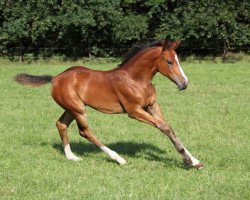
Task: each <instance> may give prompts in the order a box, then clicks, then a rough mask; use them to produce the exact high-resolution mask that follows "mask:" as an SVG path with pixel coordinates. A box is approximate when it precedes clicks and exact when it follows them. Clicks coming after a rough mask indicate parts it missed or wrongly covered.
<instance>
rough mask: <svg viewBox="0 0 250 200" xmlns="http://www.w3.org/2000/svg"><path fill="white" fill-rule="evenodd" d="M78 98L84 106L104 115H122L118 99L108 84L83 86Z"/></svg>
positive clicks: (98, 83) (100, 83)
mask: <svg viewBox="0 0 250 200" xmlns="http://www.w3.org/2000/svg"><path fill="white" fill-rule="evenodd" d="M78 94H79V96H80V98H81V99H82V101H83V103H84V104H85V105H86V106H90V107H92V108H94V109H96V110H98V111H101V112H104V113H123V112H124V110H123V108H122V106H121V104H120V103H119V100H118V97H117V96H116V95H115V93H114V92H113V91H112V88H110V86H109V84H107V83H105V82H97V81H96V82H95V83H89V84H83V85H82V87H81V91H79V93H78Z"/></svg>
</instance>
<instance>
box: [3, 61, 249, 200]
mask: <svg viewBox="0 0 250 200" xmlns="http://www.w3.org/2000/svg"><path fill="white" fill-rule="evenodd" d="M72 65H83V64H82V63H79V62H78V63H77V62H75V63H70V62H68V63H56V62H55V63H52V62H51V63H42V62H40V63H37V64H20V63H10V62H7V61H3V62H2V63H1V64H0V86H1V87H0V95H1V100H0V108H1V109H0V116H1V118H0V119H1V120H0V199H22V200H23V199H53V200H54V199H95V200H96V199H100V200H110V199H133V200H134V199H150V200H151V199H152V200H154V199H161V200H165V199H171V200H172V199H192V200H195V199H199V200H200V199H209V200H211V199H216V200H217V199H220V200H221V199H227V200H228V199H239V200H242V199H249V196H250V192H249V188H250V184H249V172H250V159H249V153H250V151H249V146H250V145H249V141H250V128H249V127H250V126H249V122H250V104H249V102H250V87H249V86H250V63H249V62H244V61H241V62H237V63H234V64H230V63H227V64H222V63H217V64H215V63H212V62H200V63H188V62H186V63H182V65H183V68H184V71H185V72H186V75H187V76H188V78H189V79H190V82H191V83H190V86H189V88H188V89H187V90H186V91H184V92H178V91H177V89H176V86H174V85H173V84H172V83H171V82H170V81H169V80H167V79H166V78H165V77H163V76H161V75H157V76H156V77H155V79H154V84H155V86H156V88H157V94H158V100H159V102H160V104H161V107H162V110H163V112H164V114H165V116H166V118H167V119H168V121H169V122H170V124H171V125H172V127H173V128H174V130H176V132H177V135H178V136H179V138H180V139H181V141H182V142H183V143H184V145H185V146H186V147H187V148H188V149H189V150H190V151H191V152H192V154H193V155H194V156H196V157H198V158H199V159H200V160H201V161H202V162H203V163H204V165H205V168H204V169H203V170H199V171H198V170H196V169H193V168H192V169H189V168H187V167H185V165H184V164H183V163H182V158H181V156H180V155H178V153H177V152H176V151H175V148H174V147H173V145H172V144H171V142H170V141H169V140H168V139H167V138H165V137H164V135H163V134H161V133H160V132H159V131H158V130H156V129H154V128H153V127H150V126H148V125H145V124H143V123H140V122H137V121H135V120H132V119H130V118H128V117H127V116H126V115H105V114H102V113H98V112H96V111H94V110H92V109H88V116H89V122H90V125H91V128H92V130H93V131H94V133H95V135H96V136H97V137H98V138H99V139H100V140H101V141H102V142H103V143H105V144H106V145H107V146H109V147H110V148H111V149H113V150H115V151H117V152H118V153H119V154H120V155H121V156H122V157H124V158H125V159H126V160H127V161H128V164H127V165H125V166H119V165H117V164H116V163H114V162H112V161H111V160H110V159H109V158H108V156H107V155H105V154H104V153H103V152H101V151H100V150H99V149H97V148H96V147H94V146H93V145H92V144H89V143H88V142H87V141H85V140H84V139H82V138H80V136H79V135H78V131H77V127H76V124H75V123H72V125H71V126H70V128H69V137H70V141H71V146H72V149H73V152H75V153H76V155H78V156H80V157H82V158H83V160H82V161H80V162H70V161H68V160H66V157H65V156H64V154H63V151H62V150H63V149H62V147H61V142H60V138H59V135H58V133H57V129H56V127H55V122H56V120H57V119H58V117H59V116H60V115H61V113H62V109H61V108H60V107H59V106H57V105H56V103H55V102H54V101H53V99H52V98H51V96H50V85H46V86H44V87H41V88H29V87H24V86H21V85H18V84H17V83H15V82H14V81H13V80H12V77H13V76H14V75H16V74H17V73H20V72H27V73H31V74H52V75H56V74H58V73H59V72H61V71H63V70H64V69H66V68H67V67H69V66H72ZM85 65H86V66H89V67H91V68H93V69H110V68H112V67H114V66H115V64H112V63H111V64H97V63H94V64H93V63H92V64H91V63H90V64H85Z"/></svg>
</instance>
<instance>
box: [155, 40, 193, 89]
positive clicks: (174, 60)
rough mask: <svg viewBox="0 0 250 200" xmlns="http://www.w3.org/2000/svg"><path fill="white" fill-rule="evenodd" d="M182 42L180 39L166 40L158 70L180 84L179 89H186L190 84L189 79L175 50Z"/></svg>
mask: <svg viewBox="0 0 250 200" xmlns="http://www.w3.org/2000/svg"><path fill="white" fill-rule="evenodd" d="M180 43H181V42H180V41H176V42H171V41H169V40H167V39H166V40H165V41H164V43H163V47H162V51H161V55H160V59H159V62H158V71H159V72H160V73H161V74H163V75H164V76H167V77H168V78H169V79H170V80H171V81H173V82H174V83H175V84H176V85H178V87H179V90H185V89H186V88H187V86H188V79H187V77H186V75H185V74H184V71H183V70H182V68H181V66H180V63H179V59H178V56H177V54H176V52H175V49H176V48H177V47H178V46H179V44H180Z"/></svg>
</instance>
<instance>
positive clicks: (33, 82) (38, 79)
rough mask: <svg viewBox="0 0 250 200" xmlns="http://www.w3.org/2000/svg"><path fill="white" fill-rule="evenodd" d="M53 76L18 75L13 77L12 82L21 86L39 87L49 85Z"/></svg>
mask: <svg viewBox="0 0 250 200" xmlns="http://www.w3.org/2000/svg"><path fill="white" fill-rule="evenodd" d="M52 78H53V76H49V75H43V76H33V75H29V74H24V73H22V74H18V75H16V76H15V77H14V80H15V81H16V82H18V83H20V84H22V85H29V86H32V87H40V86H42V85H44V84H47V83H51V82H52Z"/></svg>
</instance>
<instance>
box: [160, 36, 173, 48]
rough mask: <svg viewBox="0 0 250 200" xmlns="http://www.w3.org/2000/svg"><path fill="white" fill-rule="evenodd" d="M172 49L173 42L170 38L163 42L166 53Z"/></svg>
mask: <svg viewBox="0 0 250 200" xmlns="http://www.w3.org/2000/svg"><path fill="white" fill-rule="evenodd" d="M171 48H172V42H171V40H169V39H168V38H166V39H165V40H164V42H163V46H162V51H165V50H166V49H171Z"/></svg>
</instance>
